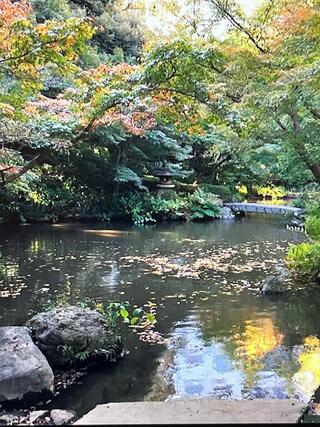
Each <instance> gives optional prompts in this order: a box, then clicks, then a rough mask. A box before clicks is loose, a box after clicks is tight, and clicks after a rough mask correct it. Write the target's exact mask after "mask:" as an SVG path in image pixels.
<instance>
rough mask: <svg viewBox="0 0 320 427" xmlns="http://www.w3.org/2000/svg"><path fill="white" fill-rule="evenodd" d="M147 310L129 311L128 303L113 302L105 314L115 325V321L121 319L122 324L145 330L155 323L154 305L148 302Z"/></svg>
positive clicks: (136, 309) (139, 308) (140, 308)
mask: <svg viewBox="0 0 320 427" xmlns="http://www.w3.org/2000/svg"><path fill="white" fill-rule="evenodd" d="M147 307H148V310H144V309H143V308H142V307H138V308H135V309H133V310H130V308H129V302H128V301H124V302H121V303H118V302H113V303H110V304H109V305H108V306H107V308H106V312H107V313H108V314H109V315H110V317H111V319H112V321H113V322H114V323H116V321H117V319H119V318H120V319H121V320H122V322H123V323H125V324H127V325H128V326H130V327H133V328H141V327H143V328H147V327H149V326H151V325H154V324H155V323H157V320H156V316H155V314H154V310H155V308H156V304H154V303H152V302H150V301H149V302H148V304H147Z"/></svg>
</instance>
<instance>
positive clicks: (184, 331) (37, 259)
mask: <svg viewBox="0 0 320 427" xmlns="http://www.w3.org/2000/svg"><path fill="white" fill-rule="evenodd" d="M304 238H305V236H304V234H303V233H300V232H295V231H290V230H287V229H286V228H285V226H284V225H283V223H282V222H281V220H280V219H279V218H276V217H273V216H269V217H267V216H261V215H260V216H254V215H253V216H251V217H250V216H247V217H245V218H242V219H238V220H231V221H230V220H229V221H213V222H209V223H163V224H160V225H157V226H149V227H134V226H130V225H128V224H127V225H123V224H122V225H112V226H111V225H91V224H90V225H88V224H86V225H63V224H60V225H36V226H35V225H28V226H15V227H13V226H10V227H8V226H7V227H2V228H0V250H1V252H2V253H3V256H4V259H5V266H6V269H7V274H8V275H9V277H10V278H9V279H8V280H6V281H3V282H2V283H1V282H0V324H1V325H21V324H23V323H24V322H25V321H26V320H27V319H29V318H30V317H31V316H32V315H33V314H34V313H36V312H39V311H41V310H43V309H44V308H46V307H48V304H55V303H61V302H68V303H75V302H77V301H83V300H85V299H86V298H90V299H93V300H95V301H97V302H109V301H125V300H128V301H130V302H131V303H132V304H138V305H142V304H144V303H146V302H147V301H153V302H155V303H157V305H158V308H157V319H158V324H157V330H158V331H159V332H161V333H162V334H163V335H164V336H165V338H167V339H168V340H167V343H166V344H161V345H160V344H148V343H145V342H141V341H139V340H138V337H137V335H136V334H134V333H131V334H129V335H128V337H127V341H126V344H127V348H128V350H129V354H127V355H126V356H125V357H124V358H123V359H121V360H119V361H118V362H116V363H111V364H109V365H108V366H107V367H103V368H101V367H99V368H95V369H93V370H91V371H90V373H89V374H88V375H86V376H83V377H82V378H81V379H80V381H79V383H78V384H76V385H73V386H71V387H70V388H69V389H66V390H65V391H63V392H61V393H60V395H59V396H57V397H56V398H55V399H54V402H53V406H54V407H56V408H57V407H61V408H62V407H64V408H69V409H74V410H76V411H77V413H78V415H81V414H84V413H86V412H88V411H89V410H90V409H92V408H93V407H94V406H95V405H97V404H99V403H106V402H110V401H136V400H144V399H146V400H165V399H167V398H178V397H201V396H210V397H214V398H222V399H250V398H278V399H285V398H288V397H294V396H295V397H298V398H299V399H301V400H303V401H308V400H309V398H310V397H311V395H312V393H313V391H314V389H315V388H317V387H318V385H319V384H320V368H319V366H320V340H319V338H320V322H319V307H320V292H319V291H318V290H317V289H316V288H315V287H314V288H308V289H303V288H301V289H299V288H294V290H292V291H291V292H290V293H289V294H288V295H283V296H278V297H271V296H261V295H260V294H259V285H260V284H261V282H262V280H263V279H264V278H265V276H266V275H267V274H268V273H272V272H273V271H274V270H275V267H276V265H277V264H278V263H279V262H281V260H282V259H283V257H284V256H285V253H286V251H287V248H288V245H289V244H290V243H297V242H300V241H302V240H304Z"/></svg>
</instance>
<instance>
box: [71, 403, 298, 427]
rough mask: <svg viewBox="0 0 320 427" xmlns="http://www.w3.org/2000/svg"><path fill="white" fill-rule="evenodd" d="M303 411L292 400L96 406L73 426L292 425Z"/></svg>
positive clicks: (109, 404)
mask: <svg viewBox="0 0 320 427" xmlns="http://www.w3.org/2000/svg"><path fill="white" fill-rule="evenodd" d="M304 409H305V406H304V405H303V404H302V403H301V402H299V401H298V400H294V399H288V400H287V399H285V400H267V399H255V400H241V401H237V400H214V399H190V400H189V399H187V400H182V399H173V400H170V401H167V402H121V403H108V404H104V405H98V406H96V407H95V408H94V409H93V410H92V411H90V412H89V413H88V414H87V415H85V416H84V417H82V418H80V419H79V420H78V421H77V422H76V423H75V424H78V425H89V424H90V425H92V424H93V425H94V424H104V425H108V424H119V425H120V424H122V425H128V424H171V425H173V424H240V423H253V424H258V423H280V424H288V423H290V424H292V423H297V422H299V421H300V419H301V417H302V415H303V411H304Z"/></svg>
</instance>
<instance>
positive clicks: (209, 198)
mask: <svg viewBox="0 0 320 427" xmlns="http://www.w3.org/2000/svg"><path fill="white" fill-rule="evenodd" d="M188 202H189V206H190V213H189V215H188V218H189V219H190V220H197V219H207V218H216V217H219V215H220V213H221V210H220V206H221V201H220V200H219V198H218V197H217V196H216V195H215V194H211V193H205V192H203V191H201V190H197V191H195V192H194V193H192V194H190V195H189V196H188Z"/></svg>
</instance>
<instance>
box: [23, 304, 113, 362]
mask: <svg viewBox="0 0 320 427" xmlns="http://www.w3.org/2000/svg"><path fill="white" fill-rule="evenodd" d="M27 326H28V327H29V328H30V330H31V332H32V336H33V338H34V340H35V342H36V344H37V345H38V347H39V348H40V349H41V351H42V352H43V353H44V354H45V355H46V357H47V359H48V360H49V362H50V364H51V365H52V366H64V365H70V364H73V363H77V362H79V363H82V364H85V363H86V362H90V363H91V362H92V361H94V360H96V361H97V360H101V358H102V359H107V360H110V359H114V358H115V357H116V356H117V354H118V353H119V350H120V349H121V344H120V338H119V337H118V336H117V335H116V333H115V330H114V328H113V327H112V326H111V325H110V324H109V323H108V322H107V320H106V318H105V317H104V316H103V315H102V314H100V313H98V312H97V311H94V310H90V309H88V308H79V307H74V306H67V307H62V308H58V309H54V310H51V311H48V312H45V313H40V314H37V315H36V316H34V317H33V318H32V319H30V320H29V321H28V323H27Z"/></svg>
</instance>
